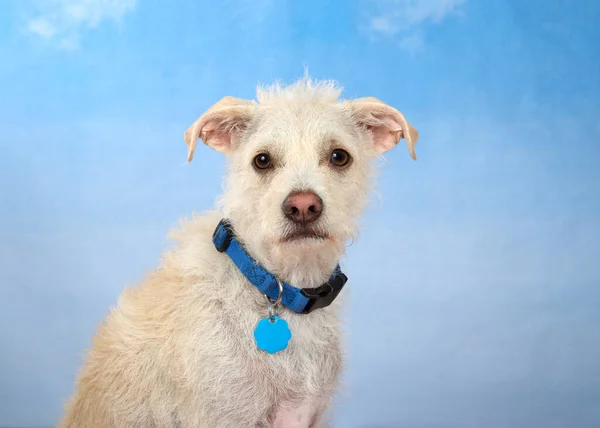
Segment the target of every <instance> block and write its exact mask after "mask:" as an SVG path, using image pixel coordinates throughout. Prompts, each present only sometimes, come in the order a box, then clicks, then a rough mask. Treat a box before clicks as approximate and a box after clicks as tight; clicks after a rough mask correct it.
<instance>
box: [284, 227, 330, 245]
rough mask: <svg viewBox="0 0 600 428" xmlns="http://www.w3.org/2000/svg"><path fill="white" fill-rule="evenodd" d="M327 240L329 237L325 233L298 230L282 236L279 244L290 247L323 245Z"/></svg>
mask: <svg viewBox="0 0 600 428" xmlns="http://www.w3.org/2000/svg"><path fill="white" fill-rule="evenodd" d="M329 239H330V236H329V235H328V234H326V233H322V232H318V231H314V230H302V229H299V230H294V231H292V232H290V233H287V234H285V235H283V236H282V237H281V240H280V243H281V244H290V245H318V244H324V243H325V241H327V240H329Z"/></svg>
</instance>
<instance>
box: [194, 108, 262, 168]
mask: <svg viewBox="0 0 600 428" xmlns="http://www.w3.org/2000/svg"><path fill="white" fill-rule="evenodd" d="M252 104H253V103H252V102H251V101H248V100H243V99H240V98H235V97H223V98H221V100H219V101H218V102H217V103H216V104H215V105H213V106H212V107H211V108H209V109H208V110H207V111H206V113H204V114H203V115H202V116H200V118H199V119H198V120H197V121H195V122H194V123H193V124H192V126H190V127H189V128H188V130H187V131H185V135H184V138H185V143H186V144H187V146H188V162H191V160H192V158H193V157H194V150H195V149H196V143H197V142H198V138H201V139H202V141H204V143H205V144H206V145H207V146H209V147H212V148H213V149H215V150H216V151H218V152H221V153H227V152H229V151H230V150H231V145H232V141H231V140H232V136H235V135H239V132H240V131H242V130H243V129H244V127H245V126H246V124H247V122H248V121H249V120H250V118H251V116H252Z"/></svg>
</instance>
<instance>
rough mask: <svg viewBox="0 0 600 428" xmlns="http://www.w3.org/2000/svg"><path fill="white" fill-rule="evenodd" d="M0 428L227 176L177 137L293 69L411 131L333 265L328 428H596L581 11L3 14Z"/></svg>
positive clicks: (587, 29) (36, 5) (594, 13)
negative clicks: (413, 136)
mask: <svg viewBox="0 0 600 428" xmlns="http://www.w3.org/2000/svg"><path fill="white" fill-rule="evenodd" d="M0 4H1V7H2V13H1V14H0V130H1V131H0V349H1V350H2V352H0V425H5V426H14V427H29V426H50V425H52V424H54V423H55V421H56V420H57V419H58V418H59V416H60V415H61V412H62V402H63V401H64V400H65V399H66V398H67V397H68V396H69V395H70V394H71V392H72V388H73V382H74V378H75V375H76V372H77V370H78V368H79V366H80V363H81V357H82V355H83V352H84V349H85V348H86V347H87V346H89V344H90V341H91V337H92V335H93V333H94V330H95V328H96V326H97V324H98V322H99V321H100V320H101V319H102V317H103V316H104V315H105V314H106V313H107V310H108V308H109V306H111V305H113V304H115V302H116V299H117V296H118V295H119V293H120V291H121V290H122V289H123V287H124V286H126V285H131V284H135V283H136V282H137V281H139V280H140V279H141V278H142V276H143V274H144V272H146V271H147V270H148V269H151V268H153V267H154V266H156V264H157V263H158V260H159V256H160V254H161V252H162V250H163V249H164V248H165V247H166V245H168V242H167V240H166V233H167V231H168V230H169V229H170V228H171V227H174V226H176V223H177V220H178V219H179V218H182V217H184V216H189V215H190V214H191V213H192V211H193V210H196V211H202V210H204V209H208V208H210V207H212V205H213V202H214V200H215V198H216V197H217V196H218V194H219V193H220V191H221V179H222V175H223V172H224V170H223V165H224V161H223V158H222V156H221V155H220V154H218V153H216V152H213V151H211V150H209V149H208V148H207V147H204V146H199V149H198V151H197V153H196V156H195V159H194V162H193V163H192V164H190V165H186V164H185V158H186V148H185V144H184V142H183V132H184V130H185V129H186V128H187V127H188V125H190V124H191V123H192V121H194V120H195V119H196V118H197V117H198V116H199V115H200V114H201V113H202V112H203V111H204V110H205V109H207V108H208V107H209V106H210V105H212V104H213V103H214V102H216V101H217V100H218V99H219V98H220V97H222V96H224V95H233V96H237V97H246V98H252V97H253V96H254V89H255V86H256V84H257V83H259V82H260V83H265V84H268V83H271V82H273V81H274V80H275V79H280V80H282V81H283V82H291V81H293V80H295V79H296V78H298V77H301V76H302V75H303V73H304V67H305V66H308V69H309V72H310V74H311V75H312V76H313V77H315V78H333V79H336V80H338V81H339V82H340V83H341V84H342V85H343V86H344V87H345V88H346V91H345V96H346V97H348V98H352V97H359V96H375V97H378V98H380V99H382V100H384V101H386V102H388V103H389V104H391V105H393V106H395V107H397V108H398V109H399V110H401V111H403V112H404V113H405V115H406V116H407V118H408V119H409V121H411V122H412V123H413V124H414V125H415V127H416V128H417V129H418V130H419V131H420V134H421V138H420V141H419V144H418V146H417V155H418V156H419V160H418V161H417V162H413V161H412V160H411V159H410V158H409V156H408V153H407V151H406V150H405V148H404V147H403V146H401V147H399V148H398V149H396V150H394V151H392V152H389V154H388V155H387V156H386V157H387V161H386V162H384V163H383V165H382V167H381V169H382V171H381V175H380V179H379V187H378V191H379V194H380V195H379V196H374V197H373V198H372V200H373V202H372V204H371V206H370V208H369V210H368V212H367V213H366V215H365V217H364V221H363V227H362V231H363V232H362V235H361V237H360V238H359V239H358V240H357V241H356V242H355V244H354V245H353V246H351V247H350V248H349V252H348V257H347V258H346V260H345V263H344V266H345V271H346V272H347V273H348V275H349V276H350V278H351V282H350V283H349V287H348V289H347V291H345V293H347V294H348V297H349V299H350V303H349V306H348V310H347V313H346V318H347V320H348V321H347V329H346V330H347V340H346V341H347V349H348V367H347V370H346V373H345V377H344V389H343V392H342V394H341V395H340V397H339V398H338V400H337V404H336V425H335V426H336V428H368V427H371V428H384V427H387V428H391V427H394V428H396V427H398V428H400V427H402V428H404V427H406V428H471V427H472V428H480V427H486V428H505V427H506V428H509V427H510V428H520V427H523V428H525V427H527V428H530V427H545V428H552V427H577V428H586V427H598V426H600V405H599V403H600V363H599V362H600V310H599V308H600V266H599V265H600V227H599V226H600V147H599V145H600V125H599V124H600V122H599V121H598V115H599V113H600V79H599V78H598V76H600V26H599V25H598V22H600V3H599V2H596V1H592V0H580V1H577V2H571V1H566V0H564V1H559V0H546V1H541V0H538V1H535V0H530V1H527V2H525V1H517V0H509V1H495V0H360V1H342V0H337V1H334V0H331V1H324V0H320V1H303V2H292V1H290V0H279V1H276V0H254V1H244V0H228V1H222V2H209V1H192V0H186V1H178V2H171V3H170V4H167V2H159V1H156V0H137V1H136V0H123V1H120V2H119V1H117V2H115V1H111V0H86V1H85V2H82V1H77V0H53V1H30V0H23V1H16V0H14V1H9V0H3V1H1V2H0Z"/></svg>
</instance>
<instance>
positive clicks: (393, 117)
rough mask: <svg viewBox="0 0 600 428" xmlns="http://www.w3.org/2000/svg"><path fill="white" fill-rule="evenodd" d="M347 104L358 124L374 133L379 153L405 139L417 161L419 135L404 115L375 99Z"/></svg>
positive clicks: (365, 99)
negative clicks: (416, 148) (416, 146)
mask: <svg viewBox="0 0 600 428" xmlns="http://www.w3.org/2000/svg"><path fill="white" fill-rule="evenodd" d="M345 103H346V105H347V106H348V108H349V109H350V113H351V115H352V117H353V119H354V120H355V121H356V123H358V124H359V125H360V126H363V127H365V128H366V129H368V130H369V131H371V132H372V133H373V143H374V144H375V148H376V149H377V151H378V152H379V153H383V152H387V151H388V150H390V149H393V148H394V147H395V146H396V144H398V142H399V141H400V140H401V139H402V138H404V139H405V140H406V145H407V146H408V151H409V153H410V156H411V157H412V158H413V159H415V160H416V159H417V155H416V154H415V145H416V144H417V140H418V139H419V133H418V132H417V130H416V129H415V128H413V127H412V126H411V124H410V123H408V122H407V121H406V119H405V118H404V115H403V114H402V113H400V112H399V111H398V110H396V109H395V108H393V107H391V106H389V105H387V104H385V103H384V102H382V101H380V100H378V99H377V98H373V97H367V98H358V99H356V100H352V101H345Z"/></svg>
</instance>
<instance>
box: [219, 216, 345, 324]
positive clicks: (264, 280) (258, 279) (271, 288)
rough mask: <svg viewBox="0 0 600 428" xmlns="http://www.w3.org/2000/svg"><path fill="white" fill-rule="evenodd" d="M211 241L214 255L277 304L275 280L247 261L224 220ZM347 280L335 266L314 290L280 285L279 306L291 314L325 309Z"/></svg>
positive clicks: (251, 259) (252, 260)
mask: <svg viewBox="0 0 600 428" xmlns="http://www.w3.org/2000/svg"><path fill="white" fill-rule="evenodd" d="M212 240H213V243H214V244H215V247H216V248H217V251H219V252H220V253H226V254H227V255H228V256H229V257H230V258H231V260H232V261H233V263H234V264H235V265H236V266H237V267H238V269H239V270H240V271H241V272H242V273H243V274H244V276H245V277H246V278H247V279H248V281H250V282H251V283H252V284H253V285H254V286H255V287H256V288H258V290H259V291H260V292H261V293H263V294H266V295H267V296H269V297H270V298H271V299H272V300H277V297H278V296H279V286H278V285H277V280H276V279H275V276H273V274H271V273H269V272H268V271H267V270H266V269H265V268H264V267H262V266H261V265H259V264H258V262H256V261H255V260H254V259H253V258H252V257H250V255H249V254H248V253H247V252H246V251H245V250H244V248H243V247H242V245H241V244H240V242H239V241H238V240H237V239H236V237H235V234H234V232H233V229H232V227H231V224H230V223H229V222H228V221H227V220H225V219H223V220H221V221H220V222H219V225H218V226H217V228H216V229H215V232H214V233H213V238H212ZM347 280H348V277H346V275H344V274H343V273H342V271H341V269H340V267H339V265H338V266H336V268H335V270H334V272H333V274H332V275H331V278H330V279H329V281H327V282H326V283H325V284H323V285H321V286H319V287H316V288H296V287H294V286H291V285H289V284H287V283H285V282H283V299H282V301H281V302H282V303H283V304H284V305H285V306H286V307H288V308H290V309H291V310H293V311H294V312H297V313H300V314H308V313H310V312H312V311H314V310H315V309H320V308H324V307H326V306H329V305H330V304H331V303H332V302H333V301H334V300H335V298H336V297H337V296H338V294H340V291H342V288H344V284H346V281H347Z"/></svg>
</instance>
